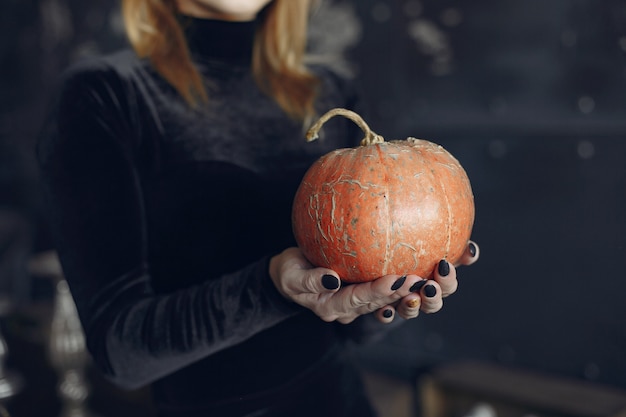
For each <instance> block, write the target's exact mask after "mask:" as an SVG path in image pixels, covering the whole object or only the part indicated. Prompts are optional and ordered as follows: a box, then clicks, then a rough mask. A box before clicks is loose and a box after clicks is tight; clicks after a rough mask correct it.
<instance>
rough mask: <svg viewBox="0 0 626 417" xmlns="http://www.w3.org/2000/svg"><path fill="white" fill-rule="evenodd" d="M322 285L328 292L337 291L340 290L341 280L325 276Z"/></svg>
mask: <svg viewBox="0 0 626 417" xmlns="http://www.w3.org/2000/svg"><path fill="white" fill-rule="evenodd" d="M322 285H323V286H324V288H326V289H327V290H336V289H337V288H339V279H338V278H337V277H336V276H334V275H324V276H323V277H322Z"/></svg>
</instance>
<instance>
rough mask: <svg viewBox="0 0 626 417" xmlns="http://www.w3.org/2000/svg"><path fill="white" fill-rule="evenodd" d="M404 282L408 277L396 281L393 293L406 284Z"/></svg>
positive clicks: (392, 288) (404, 276)
mask: <svg viewBox="0 0 626 417" xmlns="http://www.w3.org/2000/svg"><path fill="white" fill-rule="evenodd" d="M404 281H406V275H403V276H401V277H400V278H398V279H397V280H396V282H394V283H393V285H392V286H391V291H395V290H397V289H398V288H400V287H401V286H402V285H403V284H404Z"/></svg>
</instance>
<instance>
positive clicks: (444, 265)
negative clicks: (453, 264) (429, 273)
mask: <svg viewBox="0 0 626 417" xmlns="http://www.w3.org/2000/svg"><path fill="white" fill-rule="evenodd" d="M437 271H438V272H439V276H441V277H447V276H448V274H449V273H450V264H449V263H448V261H446V260H445V259H442V260H440V261H439V266H438V267H437Z"/></svg>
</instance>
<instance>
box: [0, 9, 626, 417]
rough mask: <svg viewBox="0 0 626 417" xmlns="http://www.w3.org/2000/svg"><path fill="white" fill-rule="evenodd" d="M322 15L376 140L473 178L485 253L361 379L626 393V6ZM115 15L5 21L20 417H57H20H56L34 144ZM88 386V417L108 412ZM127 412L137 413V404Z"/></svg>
mask: <svg viewBox="0 0 626 417" xmlns="http://www.w3.org/2000/svg"><path fill="white" fill-rule="evenodd" d="M330 6H332V7H330ZM326 7H327V8H326V9H324V10H322V11H320V13H319V16H318V17H317V19H318V20H317V23H316V24H317V25H319V26H318V27H322V28H326V29H325V30H323V31H322V32H323V33H325V36H326V38H325V39H318V42H320V43H321V44H322V45H324V44H326V45H335V46H337V45H339V46H341V47H342V48H346V49H347V51H346V52H347V54H348V55H347V56H348V64H349V66H348V67H349V68H350V69H351V70H352V71H353V73H354V74H355V78H356V81H357V82H358V83H359V84H360V86H361V88H362V91H363V95H364V99H365V102H366V104H367V106H368V107H369V114H368V120H367V121H368V123H369V125H370V127H372V129H373V130H375V131H376V132H377V133H380V134H382V135H383V136H385V137H386V138H387V139H401V138H405V137H407V136H415V137H420V138H424V139H429V140H431V141H434V142H437V143H440V144H442V145H443V146H444V147H446V148H447V149H448V150H449V151H450V152H452V153H453V154H454V155H455V156H456V157H457V158H458V159H459V160H460V161H461V163H462V164H463V165H464V167H465V168H466V170H467V172H468V175H469V177H470V179H471V180H472V185H473V189H474V195H475V200H476V210H477V216H476V222H475V228H474V235H473V239H474V240H475V241H477V242H478V243H479V244H480V248H481V258H480V261H479V262H478V263H477V264H476V265H474V266H472V267H471V268H463V269H460V270H459V279H460V287H459V290H458V292H457V294H455V295H454V296H453V297H450V298H449V299H447V300H446V305H445V308H444V309H443V310H442V311H441V312H439V313H437V314H435V315H429V316H427V315H422V316H421V317H420V318H419V319H417V320H413V321H411V322H410V323H407V324H406V325H404V326H403V327H401V328H400V329H397V330H394V331H393V332H392V334H390V336H389V337H388V338H387V339H385V340H384V341H383V342H380V343H377V344H375V345H373V346H369V347H366V348H363V349H361V350H360V351H359V353H360V358H361V360H362V363H363V365H364V366H365V367H369V368H372V369H376V370H379V371H382V372H386V373H388V374H390V375H393V376H396V377H400V378H409V379H410V378H414V377H415V375H417V374H419V373H420V372H423V371H424V370H425V369H429V368H432V367H433V366H436V365H439V364H443V363H447V362H449V361H453V360H458V359H481V360H486V361H489V362H493V363H497V364H503V365H507V366H514V367H520V368H523V369H530V370H537V371H541V372H545V373H547V374H549V375H556V376H563V377H568V378H574V379H577V380H585V381H591V382H594V383H598V384H601V385H604V386H606V385H608V386H613V387H618V388H622V389H626V302H624V300H625V298H626V273H625V272H624V266H623V263H624V260H625V259H626V164H625V163H624V157H625V156H626V141H625V140H624V139H626V4H625V2H624V1H618V0H550V1H545V0H474V1H472V2H462V1H458V0H457V1H452V0H421V1H418V0H393V1H391V0H387V1H382V0H377V1H375V0H358V1H348V0H336V1H334V2H329V3H328V4H327V6H326ZM117 9H118V5H117V2H111V1H110V0H91V1H89V2H84V1H78V0H39V1H36V0H4V1H3V2H2V3H1V4H0V28H2V29H1V30H2V35H3V36H0V54H1V60H2V61H1V62H2V65H1V66H0V94H1V99H0V225H4V226H3V227H4V229H0V232H1V233H4V235H0V248H1V249H2V251H1V252H0V254H2V257H0V273H2V274H3V275H2V277H1V280H0V286H1V287H0V290H2V289H4V290H5V292H8V293H10V294H11V301H12V303H11V308H10V309H9V310H7V311H8V312H5V314H4V318H3V328H4V333H5V337H6V338H7V342H8V347H9V365H12V367H13V368H14V369H16V370H17V371H19V372H20V373H21V374H22V375H23V376H24V378H25V380H26V388H25V391H24V392H23V393H22V394H20V395H21V397H18V398H17V400H16V401H18V402H19V401H20V398H21V401H22V405H21V407H23V408H24V407H25V408H24V409H28V410H29V412H28V413H26V414H24V415H33V416H34V415H42V416H46V415H54V413H51V412H50V411H47V412H46V411H43V410H42V409H41V407H35V406H34V405H32V406H31V408H30V409H29V408H28V407H26V406H25V405H24V404H26V403H29V397H28V396H29V395H34V394H33V393H35V392H36V393H37V395H43V396H42V397H41V398H43V399H44V400H45V399H47V400H49V401H50V404H53V405H51V406H49V407H51V408H49V410H50V409H54V407H55V405H54V401H55V400H54V384H55V378H56V377H55V375H54V372H53V371H52V370H51V369H50V367H49V366H48V364H47V359H46V357H45V340H46V338H45V337H46V336H45V335H46V328H47V327H46V326H47V320H46V319H48V321H49V316H47V315H46V314H47V313H45V311H47V310H46V307H45V306H46V305H47V304H49V301H50V299H51V297H52V284H51V281H50V280H49V279H45V277H44V278H41V277H36V276H32V274H30V273H28V271H27V269H26V266H25V262H26V260H27V259H28V258H29V257H31V256H32V255H34V254H37V253H39V252H41V251H44V250H46V249H49V248H50V243H49V239H48V236H47V229H46V223H45V207H44V206H43V204H42V202H41V199H40V193H39V191H38V178H37V170H36V166H35V162H34V154H33V149H34V143H35V140H36V136H37V133H38V131H39V129H40V128H41V124H42V123H43V121H44V119H45V115H46V113H47V108H48V103H49V101H50V97H51V95H52V92H53V91H54V89H55V86H56V81H57V77H58V75H59V72H60V71H61V70H62V69H63V68H65V67H66V66H67V65H68V64H70V63H71V62H73V61H75V60H77V59H80V58H81V57H83V56H86V55H90V54H95V53H105V52H108V51H112V50H114V49H117V48H118V47H120V46H123V45H124V38H123V35H122V31H121V21H120V18H119V15H118V11H117ZM329 28H330V29H329ZM318 36H319V34H318ZM1 219H4V220H1ZM3 222H4V223H3ZM6 242H13V243H12V246H9V244H8V243H6ZM15 242H17V243H15ZM8 248H11V249H10V252H9V249H8ZM42 306H43V307H42ZM42 311H43V312H44V313H42ZM93 378H94V380H95V381H94V382H93V383H94V384H95V385H96V391H97V394H98V393H99V394H98V395H100V397H98V395H96V396H95V399H94V401H95V402H96V403H97V402H98V401H100V402H101V403H106V402H107V401H108V400H107V395H109V394H110V393H114V394H116V395H117V392H116V391H115V390H113V389H112V388H110V387H109V386H107V385H106V384H104V383H102V382H99V381H98V380H97V376H94V377H93ZM99 384H103V385H99ZM38 387H39V388H38ZM41 387H44V388H41ZM37 389H40V391H37ZM44 389H45V390H46V391H45V393H44V394H42V392H44V391H41V390H44ZM111 395H113V394H111ZM98 398H100V399H98ZM44 400H42V401H44ZM140 400H141V396H140ZM119 401H121V403H122V406H127V407H128V409H129V410H132V407H133V404H135V402H136V399H135V398H134V397H132V398H125V399H121V400H119ZM109 403H110V401H109ZM44 404H45V401H44ZM118 415H121V414H119V413H118Z"/></svg>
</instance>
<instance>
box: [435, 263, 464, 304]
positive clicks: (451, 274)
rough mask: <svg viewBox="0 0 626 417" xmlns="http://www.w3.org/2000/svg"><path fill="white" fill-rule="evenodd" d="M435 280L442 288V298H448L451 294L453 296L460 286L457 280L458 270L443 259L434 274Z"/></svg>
mask: <svg viewBox="0 0 626 417" xmlns="http://www.w3.org/2000/svg"><path fill="white" fill-rule="evenodd" d="M433 278H434V280H435V281H437V283H438V284H439V286H440V287H441V296H442V297H447V296H449V295H450V294H453V293H454V292H455V291H456V290H457V288H458V286H459V282H458V280H457V279H456V268H455V267H454V265H451V264H450V262H448V261H446V260H445V259H442V260H441V261H439V263H438V264H437V267H436V268H435V272H434V273H433Z"/></svg>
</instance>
